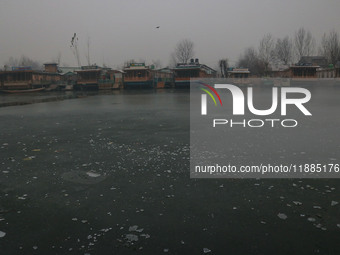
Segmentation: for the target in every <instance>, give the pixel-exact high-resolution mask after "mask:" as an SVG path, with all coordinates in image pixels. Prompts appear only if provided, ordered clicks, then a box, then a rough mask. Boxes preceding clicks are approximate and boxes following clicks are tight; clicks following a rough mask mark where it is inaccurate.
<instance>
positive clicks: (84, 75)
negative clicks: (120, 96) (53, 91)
mask: <svg viewBox="0 0 340 255" xmlns="http://www.w3.org/2000/svg"><path fill="white" fill-rule="evenodd" d="M76 73H77V82H76V85H75V89H77V90H98V89H112V88H113V85H114V74H113V72H112V70H111V69H110V68H101V67H99V66H97V65H93V66H82V67H81V70H78V71H76Z"/></svg>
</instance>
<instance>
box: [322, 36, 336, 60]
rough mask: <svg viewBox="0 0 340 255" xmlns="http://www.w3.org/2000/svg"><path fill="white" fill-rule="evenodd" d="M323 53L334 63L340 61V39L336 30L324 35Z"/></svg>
mask: <svg viewBox="0 0 340 255" xmlns="http://www.w3.org/2000/svg"><path fill="white" fill-rule="evenodd" d="M321 53H322V55H323V56H325V57H326V58H327V60H328V61H329V63H332V64H333V65H336V63H337V62H338V61H340V40H339V34H338V33H337V32H336V31H335V30H332V31H331V32H330V33H329V34H328V35H326V33H325V34H324V35H323V37H322V41H321Z"/></svg>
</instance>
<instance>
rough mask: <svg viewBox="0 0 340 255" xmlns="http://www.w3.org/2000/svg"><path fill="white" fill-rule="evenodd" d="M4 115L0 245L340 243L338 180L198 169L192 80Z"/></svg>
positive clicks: (329, 248) (215, 250) (89, 248)
mask: <svg viewBox="0 0 340 255" xmlns="http://www.w3.org/2000/svg"><path fill="white" fill-rule="evenodd" d="M337 91H338V90H337ZM44 96H45V95H44ZM27 97H30V98H31V99H32V100H33V101H34V100H35V99H36V95H29V96H27ZM38 97H40V95H39V96H38ZM2 99H3V98H2ZM32 100H31V101H32ZM14 101H18V100H14ZM332 104H334V107H335V108H336V109H338V106H339V105H338V103H337V102H333V101H332ZM0 119H1V125H0V155H1V162H0V192H1V193H0V231H1V233H5V235H2V236H3V237H1V238H0V247H1V253H2V254H66V253H67V254H86V253H88V254H133V253H138V254H163V253H164V252H166V253H168V254H202V253H205V252H207V251H209V253H208V254H287V253H294V254H313V253H320V254H338V253H339V252H340V248H339V245H338V243H339V241H340V240H339V239H340V237H339V231H340V228H339V227H338V226H339V225H338V224H340V221H339V218H340V217H339V205H338V204H335V203H334V202H332V201H335V202H339V200H340V199H339V197H340V196H339V195H340V182H339V180H336V179H328V180H316V179H315V180H306V179H302V180H299V179H289V180H256V179H248V180H233V179H218V180H195V179H190V178H189V93H188V91H185V90H180V91H176V90H164V91H126V92H113V93H107V94H96V95H93V94H91V95H86V94H84V95H83V96H82V97H81V98H74V99H72V100H62V101H53V102H41V103H34V104H28V105H18V106H10V107H2V108H0ZM88 173H91V174H88ZM294 202H295V203H294ZM334 204H335V205H334ZM278 215H285V216H286V217H287V218H286V219H285V220H282V219H281V218H280V217H278ZM309 218H314V219H315V221H313V222H311V221H309V220H308V219H309ZM278 247H279V248H278Z"/></svg>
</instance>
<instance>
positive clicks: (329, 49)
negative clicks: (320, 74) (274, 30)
mask: <svg viewBox="0 0 340 255" xmlns="http://www.w3.org/2000/svg"><path fill="white" fill-rule="evenodd" d="M315 54H317V55H320V56H324V57H325V58H326V59H327V61H328V63H329V64H332V65H333V66H335V65H336V64H337V62H338V61H340V40H339V34H338V33H337V32H336V31H335V30H332V31H330V32H328V33H324V35H323V37H322V39H321V42H320V44H319V45H317V44H316V40H315V38H314V37H313V35H312V33H311V32H310V31H308V30H306V29H305V28H303V27H302V28H300V29H298V30H297V31H296V32H295V34H294V36H292V37H289V36H284V37H282V38H276V39H275V38H274V37H273V36H272V34H270V33H268V34H266V35H264V36H263V37H262V39H261V40H260V42H259V45H258V47H257V48H255V47H248V48H246V49H245V50H244V52H243V53H242V54H241V55H240V57H239V59H238V61H237V66H238V67H244V68H248V69H249V70H250V71H251V73H252V74H254V75H265V74H266V73H267V72H268V71H269V70H271V69H272V68H273V67H287V66H289V65H291V64H293V63H296V62H298V61H299V60H300V59H301V57H303V56H312V55H315ZM221 73H222V71H221Z"/></svg>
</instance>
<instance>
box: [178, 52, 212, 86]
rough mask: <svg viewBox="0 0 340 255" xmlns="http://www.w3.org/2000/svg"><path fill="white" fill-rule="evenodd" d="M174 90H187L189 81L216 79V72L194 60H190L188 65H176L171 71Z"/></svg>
mask: <svg viewBox="0 0 340 255" xmlns="http://www.w3.org/2000/svg"><path fill="white" fill-rule="evenodd" d="M173 72H174V76H175V87H176V88H189V87H190V80H192V79H198V80H199V79H200V78H214V77H216V73H217V72H216V70H214V69H212V68H210V67H208V66H207V65H203V64H200V63H199V60H198V59H197V58H196V59H195V60H194V59H191V60H190V63H189V64H177V65H176V67H175V68H174V69H173Z"/></svg>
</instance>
